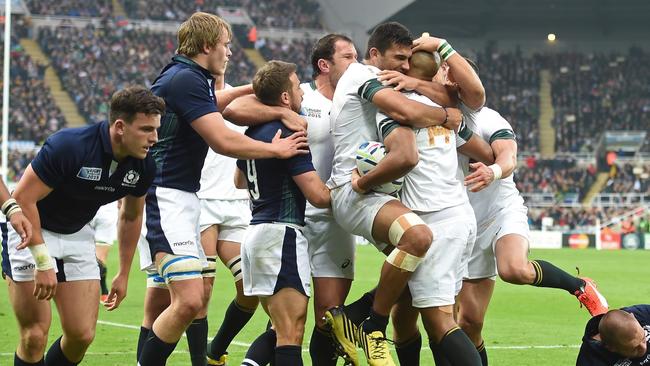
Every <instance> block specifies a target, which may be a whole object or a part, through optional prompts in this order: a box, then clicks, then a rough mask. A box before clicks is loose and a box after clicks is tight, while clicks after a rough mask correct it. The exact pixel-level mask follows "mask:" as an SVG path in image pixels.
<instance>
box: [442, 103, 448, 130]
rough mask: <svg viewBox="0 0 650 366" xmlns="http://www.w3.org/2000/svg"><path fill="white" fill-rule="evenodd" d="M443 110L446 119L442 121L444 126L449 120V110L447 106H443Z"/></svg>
mask: <svg viewBox="0 0 650 366" xmlns="http://www.w3.org/2000/svg"><path fill="white" fill-rule="evenodd" d="M442 110H443V111H445V121H444V122H442V126H444V125H446V124H447V121H448V119H449V113H448V112H447V108H445V107H442Z"/></svg>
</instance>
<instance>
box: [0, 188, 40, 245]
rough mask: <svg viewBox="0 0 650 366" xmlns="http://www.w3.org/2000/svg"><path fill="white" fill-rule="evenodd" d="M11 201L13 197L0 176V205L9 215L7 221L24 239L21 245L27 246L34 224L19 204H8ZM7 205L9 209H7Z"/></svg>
mask: <svg viewBox="0 0 650 366" xmlns="http://www.w3.org/2000/svg"><path fill="white" fill-rule="evenodd" d="M10 199H11V195H10V194H9V190H8V189H7V186H5V184H4V181H3V180H2V177H1V176H0V205H2V207H3V208H4V210H3V212H4V213H5V215H8V217H7V219H8V220H9V222H10V223H11V226H12V227H13V228H14V230H15V231H16V232H17V233H18V235H20V238H21V239H22V240H21V242H20V244H23V245H24V244H27V243H29V241H30V240H31V239H32V224H31V223H30V222H29V220H27V218H26V217H25V215H24V214H23V213H22V211H21V209H20V205H18V202H16V203H13V204H12V203H11V202H8V201H9V200H10ZM5 204H6V205H7V207H5ZM16 205H17V206H16Z"/></svg>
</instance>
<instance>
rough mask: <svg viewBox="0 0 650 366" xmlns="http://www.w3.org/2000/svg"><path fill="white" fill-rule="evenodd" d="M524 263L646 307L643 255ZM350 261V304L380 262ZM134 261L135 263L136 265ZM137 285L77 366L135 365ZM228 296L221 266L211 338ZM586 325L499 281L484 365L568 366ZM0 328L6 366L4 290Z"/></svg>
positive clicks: (546, 292) (241, 344)
mask: <svg viewBox="0 0 650 366" xmlns="http://www.w3.org/2000/svg"><path fill="white" fill-rule="evenodd" d="M530 257H531V258H540V259H545V260H548V261H550V262H552V263H554V264H556V265H557V266H559V267H561V268H563V269H565V270H567V271H569V272H570V273H574V271H575V270H574V268H575V267H576V266H579V267H580V271H581V273H582V274H583V275H585V276H589V277H592V278H594V279H595V280H596V281H597V283H598V286H599V289H600V290H601V291H602V293H603V294H604V295H605V296H606V297H607V298H608V300H609V304H610V307H612V308H613V307H621V306H626V305H630V304H638V303H648V302H650V284H648V283H647V282H646V281H647V278H648V275H649V274H650V266H649V265H648V263H650V251H641V250H639V251H625V250H620V251H611V252H609V251H600V252H598V251H595V250H571V249H562V250H533V251H532V253H531V256H530ZM357 258H358V259H357V265H356V268H357V269H356V271H357V280H355V281H354V283H353V287H352V291H351V294H350V297H349V298H350V299H356V298H357V297H358V296H360V295H361V294H362V293H363V292H364V291H366V290H367V289H369V288H371V287H373V286H374V285H375V284H376V282H377V279H378V275H379V268H380V265H381V262H382V261H383V257H382V256H381V255H380V254H379V253H377V251H376V250H375V249H374V248H373V247H370V246H360V247H358V251H357ZM135 262H136V263H137V260H136V261H135ZM116 263H117V248H113V251H112V252H111V255H110V260H109V274H111V275H112V274H114V272H115V269H116ZM144 285H145V276H144V275H143V274H142V273H141V272H139V271H137V270H136V268H134V269H133V270H132V272H131V279H130V283H129V293H128V297H127V298H126V299H125V301H124V302H123V303H122V306H121V307H120V309H118V310H116V311H114V312H112V313H109V312H106V311H104V310H103V309H100V314H99V320H100V324H98V326H97V335H96V338H95V341H94V343H93V344H92V346H91V347H90V349H89V351H88V355H87V356H86V358H85V360H84V362H82V364H87V365H93V366H109V365H110V366H113V365H134V364H135V350H136V344H137V339H138V331H139V324H140V321H141V320H142V302H143V295H144V289H145V287H144ZM233 296H234V286H233V282H232V276H231V275H230V273H228V272H227V271H226V270H225V268H223V266H220V268H219V270H218V273H217V280H216V283H215V291H214V293H213V296H212V302H211V304H210V314H209V317H208V320H209V322H210V335H211V336H212V335H214V334H215V333H216V330H217V329H218V326H219V323H220V321H221V319H222V317H223V315H224V312H225V310H226V308H227V306H228V304H229V303H230V301H231V300H232V299H233ZM310 305H311V304H310ZM310 310H311V308H310ZM588 319H589V314H588V313H587V311H586V310H585V309H580V307H579V304H578V302H577V300H576V299H575V298H574V297H573V296H570V295H569V294H567V293H566V292H565V291H561V290H552V289H540V288H534V287H531V286H514V285H509V284H505V283H503V282H501V281H498V283H497V287H496V290H495V294H494V297H493V299H492V303H491V306H490V309H489V311H488V317H487V319H486V324H485V330H484V336H485V339H486V345H487V349H488V355H489V357H490V364H491V365H497V366H501V365H504V366H511V365H512V366H515V365H516V366H526V365H530V366H533V365H534V366H540V365H548V366H565V365H567V366H568V365H575V356H576V355H577V352H578V345H579V344H580V338H581V337H582V333H583V330H584V325H585V323H586V321H587V320H588ZM266 321H267V318H266V315H265V314H264V313H263V312H262V311H261V308H260V309H258V312H257V313H256V314H255V316H254V317H253V319H252V320H251V322H250V323H249V324H248V325H247V326H246V328H244V330H243V331H242V332H241V333H240V334H239V336H238V337H237V338H236V339H235V343H234V344H232V345H231V347H230V349H229V352H230V362H229V365H239V364H240V362H241V360H242V358H243V356H244V354H245V352H246V349H247V345H248V344H250V343H251V342H252V341H253V340H254V339H255V337H256V336H257V335H258V334H259V333H260V332H261V331H262V330H263V329H264V327H265V325H266ZM0 324H2V326H1V327H0V365H10V364H12V363H13V353H14V350H15V347H16V343H17V340H18V332H17V329H16V321H15V319H14V317H13V313H12V310H11V308H10V305H9V301H8V298H7V288H6V285H2V286H0ZM312 327H313V317H310V319H309V320H308V324H307V327H306V329H307V330H308V332H307V333H308V334H306V335H305V344H304V346H303V352H304V353H303V358H304V360H305V364H306V365H311V362H310V360H309V354H308V353H307V350H308V341H309V337H310V335H311V329H312ZM60 332H61V331H60V327H59V325H58V318H57V317H56V312H55V314H54V319H53V324H52V328H51V330H50V341H52V340H54V339H56V338H57V337H58V336H59V335H60V334H61V333H60ZM423 334H425V333H424V332H423ZM389 336H390V333H389ZM424 345H425V348H424V349H423V350H422V365H433V364H434V363H433V359H432V357H431V352H430V351H429V349H428V347H426V340H424ZM360 356H361V355H360ZM361 357H363V356H361ZM395 359H396V358H395ZM340 364H342V362H340ZM168 365H170V366H181V365H190V362H189V355H188V353H187V344H186V342H185V340H181V342H180V343H179V345H178V347H177V349H176V352H175V353H174V354H173V355H172V357H171V358H170V360H169V362H168Z"/></svg>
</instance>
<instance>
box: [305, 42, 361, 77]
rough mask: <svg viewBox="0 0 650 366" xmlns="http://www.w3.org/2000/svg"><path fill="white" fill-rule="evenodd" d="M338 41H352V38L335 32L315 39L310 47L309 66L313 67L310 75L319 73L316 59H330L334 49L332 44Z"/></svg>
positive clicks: (314, 75)
mask: <svg viewBox="0 0 650 366" xmlns="http://www.w3.org/2000/svg"><path fill="white" fill-rule="evenodd" d="M338 41H345V42H349V43H352V40H351V39H350V38H348V37H347V36H344V35H342V34H336V33H332V34H328V35H326V36H324V37H322V38H321V39H319V40H318V41H316V44H314V47H313V48H312V49H311V67H312V69H313V72H312V74H311V76H312V77H314V78H315V77H316V76H318V75H320V67H318V60H320V59H321V58H322V59H323V60H327V61H332V57H333V56H334V52H335V51H336V50H335V49H334V45H335V44H336V42H338Z"/></svg>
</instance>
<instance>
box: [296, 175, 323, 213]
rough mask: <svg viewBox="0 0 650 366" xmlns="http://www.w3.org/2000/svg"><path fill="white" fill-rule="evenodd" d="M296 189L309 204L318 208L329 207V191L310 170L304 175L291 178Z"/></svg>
mask: <svg viewBox="0 0 650 366" xmlns="http://www.w3.org/2000/svg"><path fill="white" fill-rule="evenodd" d="M293 181H294V182H296V185H297V186H298V188H300V191H301V192H302V194H304V195H305V198H306V199H307V201H309V203H311V204H312V205H314V207H318V208H327V207H330V190H329V188H327V186H325V183H323V181H322V180H320V177H319V176H318V174H317V173H316V171H314V170H312V171H309V172H306V173H302V174H298V175H294V176H293Z"/></svg>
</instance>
